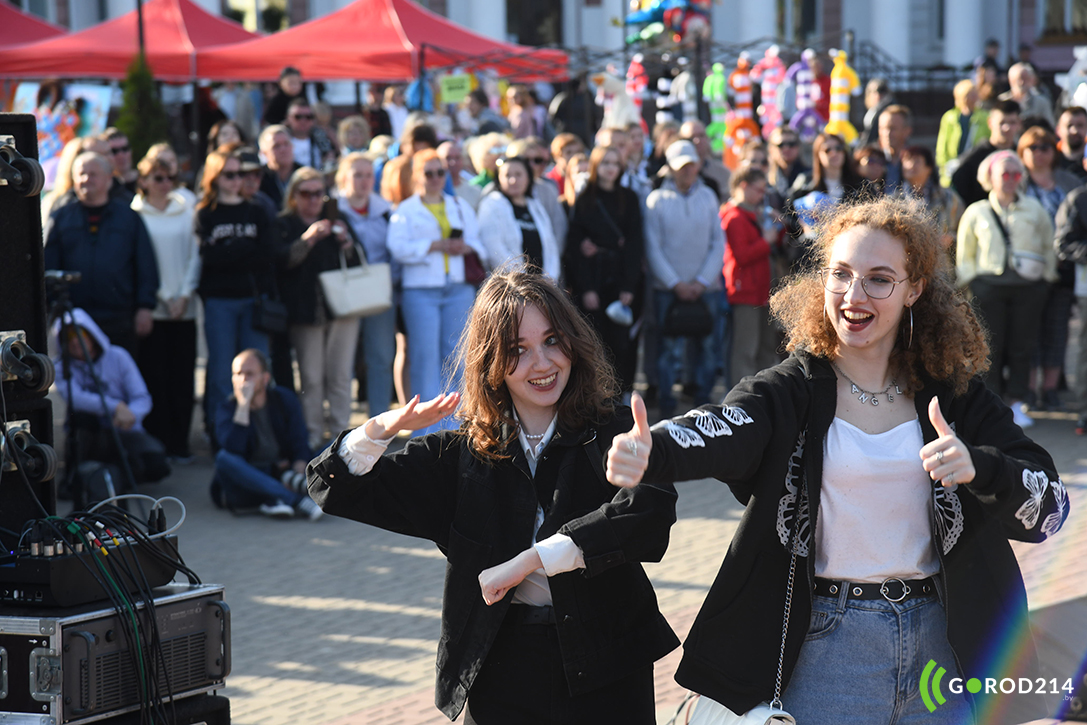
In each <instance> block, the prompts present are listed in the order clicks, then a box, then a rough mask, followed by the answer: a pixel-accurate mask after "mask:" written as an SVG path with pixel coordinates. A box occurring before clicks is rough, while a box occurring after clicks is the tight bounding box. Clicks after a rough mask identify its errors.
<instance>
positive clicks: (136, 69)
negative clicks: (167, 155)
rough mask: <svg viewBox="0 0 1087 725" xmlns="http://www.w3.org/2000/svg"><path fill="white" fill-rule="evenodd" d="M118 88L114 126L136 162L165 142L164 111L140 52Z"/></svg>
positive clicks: (152, 77)
mask: <svg viewBox="0 0 1087 725" xmlns="http://www.w3.org/2000/svg"><path fill="white" fill-rule="evenodd" d="M121 89H122V90H123V91H124V102H123V103H122V105H121V112H120V114H119V115H118V116H117V122H116V125H117V128H119V129H121V131H123V132H124V134H125V135H126V136H128V142H129V144H130V145H131V146H132V158H133V159H135V160H136V161H139V160H140V159H142V158H143V156H144V154H146V153H147V149H149V148H150V147H151V146H152V145H153V144H156V143H158V142H160V141H166V140H168V139H169V124H168V121H167V119H166V112H165V111H163V109H162V103H161V102H160V101H159V95H158V91H157V89H156V88H155V78H154V76H152V75H151V68H150V66H148V65H147V59H146V58H145V57H144V56H143V54H142V53H140V54H138V55H137V56H136V58H135V59H134V60H133V61H132V65H130V66H129V67H128V75H126V76H125V80H124V82H123V83H122V84H121Z"/></svg>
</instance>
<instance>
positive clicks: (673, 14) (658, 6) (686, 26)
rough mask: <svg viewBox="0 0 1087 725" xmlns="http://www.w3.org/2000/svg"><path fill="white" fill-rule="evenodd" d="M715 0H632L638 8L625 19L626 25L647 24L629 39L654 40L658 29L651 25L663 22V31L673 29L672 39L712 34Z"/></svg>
mask: <svg viewBox="0 0 1087 725" xmlns="http://www.w3.org/2000/svg"><path fill="white" fill-rule="evenodd" d="M711 4H712V0H650V1H649V2H648V3H646V2H644V1H643V0H635V1H634V2H632V3H631V6H632V8H634V12H631V13H628V14H627V16H626V17H625V18H624V19H623V24H624V25H645V26H646V27H645V28H644V29H643V30H642V32H640V33H636V34H635V35H632V36H630V37H628V38H627V42H628V43H631V42H638V41H640V40H641V41H652V40H655V39H656V37H655V35H650V36H649V37H647V34H651V33H653V32H654V31H656V27H653V28H652V30H651V28H650V26H655V25H656V24H657V23H660V24H661V31H662V33H663V32H668V33H671V40H673V41H674V42H676V43H680V42H682V41H683V40H686V39H687V38H689V37H695V36H701V37H703V38H708V37H709V35H710V6H711Z"/></svg>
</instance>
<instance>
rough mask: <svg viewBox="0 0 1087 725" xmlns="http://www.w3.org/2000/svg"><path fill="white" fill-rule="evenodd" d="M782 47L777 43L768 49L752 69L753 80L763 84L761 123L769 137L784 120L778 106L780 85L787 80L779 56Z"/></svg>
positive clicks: (760, 110)
mask: <svg viewBox="0 0 1087 725" xmlns="http://www.w3.org/2000/svg"><path fill="white" fill-rule="evenodd" d="M780 53H781V49H780V48H779V47H778V46H777V45H776V44H775V45H771V46H770V47H769V48H767V49H766V53H765V55H763V57H762V59H761V60H759V62H758V63H756V64H755V67H754V68H752V69H751V80H753V81H754V82H756V83H761V84H762V103H760V104H759V107H758V109H757V110H758V112H759V123H761V124H762V136H763V138H766V139H769V138H770V133H771V132H772V131H773V130H774V129H775V128H777V127H778V126H780V125H781V124H782V122H783V120H784V119H783V117H782V113H781V108H780V107H779V106H778V95H777V94H778V86H780V85H781V82H782V81H783V80H785V71H786V68H785V63H784V61H782V60H781V58H779V57H778V55H779V54H780Z"/></svg>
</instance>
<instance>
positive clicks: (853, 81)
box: [823, 50, 861, 144]
mask: <svg viewBox="0 0 1087 725" xmlns="http://www.w3.org/2000/svg"><path fill="white" fill-rule="evenodd" d="M830 57H831V58H833V59H834V70H832V71H831V72H830V120H829V121H827V125H826V128H824V129H823V130H824V132H826V133H834V134H837V135H839V136H841V137H842V138H843V139H844V140H845V142H846V143H847V144H852V143H853V142H854V141H856V140H857V136H858V134H857V129H856V128H854V127H853V124H852V123H850V122H849V97H850V96H859V95H860V93H861V80H860V78H858V77H857V72H856V71H854V70H853V69H852V68H851V67H850V66H849V64H848V63H847V61H848V60H849V58H848V56H847V54H846V52H845V51H844V50H831V51H830Z"/></svg>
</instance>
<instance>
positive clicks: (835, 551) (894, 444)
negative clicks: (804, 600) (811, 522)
mask: <svg viewBox="0 0 1087 725" xmlns="http://www.w3.org/2000/svg"><path fill="white" fill-rule="evenodd" d="M924 444H925V440H924V436H923V435H922V433H921V423H920V422H919V421H918V420H917V419H916V418H915V419H913V420H911V421H907V422H905V423H902V424H901V425H898V426H895V427H894V428H892V429H891V430H888V431H884V432H883V433H876V434H871V433H865V432H864V431H863V430H861V429H860V428H858V427H857V426H855V425H853V424H851V423H848V422H846V421H844V420H842V419H841V418H835V419H834V422H833V423H831V425H830V430H828V431H827V439H826V444H825V451H824V458H823V486H822V490H821V493H820V496H819V518H818V520H817V522H816V527H815V536H816V542H817V545H816V559H815V575H816V576H820V577H826V578H828V579H839V580H844V581H851V582H876V583H878V582H882V581H883V580H885V579H887V578H889V577H897V578H899V579H903V580H905V579H924V578H925V577H930V576H932V575H933V574H936V573H937V572H939V571H940V560H939V559H938V558H937V556H936V548H935V546H934V544H933V540H932V486H933V485H934V484H933V483H932V480H931V479H930V478H929V476H928V474H927V473H926V472H925V469H924V468H923V467H922V466H921V456H920V455H919V453H920V451H921V447H922V446H923V445H924Z"/></svg>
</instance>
